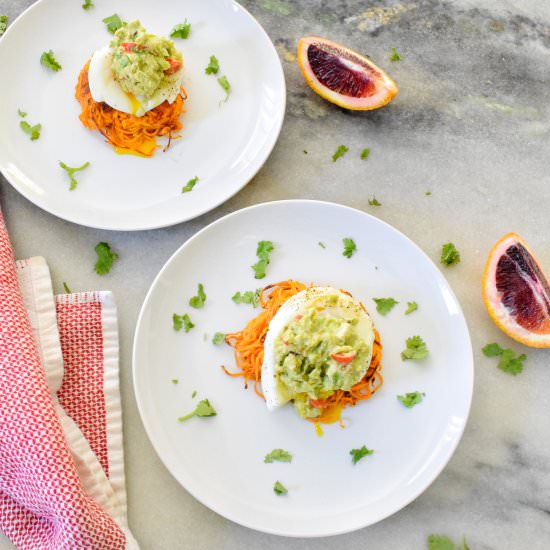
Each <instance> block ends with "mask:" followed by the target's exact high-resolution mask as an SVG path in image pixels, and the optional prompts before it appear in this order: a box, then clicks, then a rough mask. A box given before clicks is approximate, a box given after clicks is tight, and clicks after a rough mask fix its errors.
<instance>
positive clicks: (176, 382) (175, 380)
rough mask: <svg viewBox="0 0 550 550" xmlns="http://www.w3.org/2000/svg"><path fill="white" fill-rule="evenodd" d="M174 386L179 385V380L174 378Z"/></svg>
mask: <svg viewBox="0 0 550 550" xmlns="http://www.w3.org/2000/svg"><path fill="white" fill-rule="evenodd" d="M172 384H174V386H176V385H177V384H179V380H178V379H177V378H172Z"/></svg>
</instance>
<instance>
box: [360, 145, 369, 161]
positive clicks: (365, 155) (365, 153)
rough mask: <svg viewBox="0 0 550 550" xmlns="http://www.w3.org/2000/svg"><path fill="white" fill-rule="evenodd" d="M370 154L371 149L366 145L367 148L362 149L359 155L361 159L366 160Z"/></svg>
mask: <svg viewBox="0 0 550 550" xmlns="http://www.w3.org/2000/svg"><path fill="white" fill-rule="evenodd" d="M369 155H370V149H369V148H367V147H366V148H365V149H363V150H362V151H361V154H360V155H359V158H360V159H361V160H365V159H367V158H368V157H369Z"/></svg>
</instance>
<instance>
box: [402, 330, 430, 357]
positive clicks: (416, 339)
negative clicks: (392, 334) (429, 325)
mask: <svg viewBox="0 0 550 550" xmlns="http://www.w3.org/2000/svg"><path fill="white" fill-rule="evenodd" d="M405 345H406V348H405V349H404V350H403V351H402V352H401V359H403V361H406V360H407V359H414V360H416V361H419V360H421V359H426V357H428V354H429V351H428V346H427V345H426V342H424V340H422V338H421V337H420V336H412V337H411V338H407V341H406V342H405Z"/></svg>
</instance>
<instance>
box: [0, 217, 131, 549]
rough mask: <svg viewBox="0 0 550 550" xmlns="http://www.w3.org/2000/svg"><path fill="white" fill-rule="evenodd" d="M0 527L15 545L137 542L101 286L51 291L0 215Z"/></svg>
mask: <svg viewBox="0 0 550 550" xmlns="http://www.w3.org/2000/svg"><path fill="white" fill-rule="evenodd" d="M0 529H1V530H2V531H3V532H4V534H5V535H6V536H7V537H8V538H10V539H11V540H12V541H13V543H14V544H15V546H16V547H17V548H20V549H22V550H31V549H32V550H49V549H52V550H53V549H56V550H58V549H67V550H69V549H71V550H73V549H77V548H78V549H80V548H86V549H93V550H103V549H105V550H115V549H137V548H138V545H137V543H136V542H135V540H134V538H133V537H132V535H131V533H130V531H129V530H128V526H127V519H126V490H125V484H124V462H123V447H122V417H121V407H120V394H119V386H118V333H117V314H116V306H115V303H114V300H113V296H112V294H111V293H110V292H85V293H79V294H65V295H60V296H54V294H53V290H52V284H51V278H50V273H49V269H48V266H47V264H46V262H45V260H44V259H43V258H31V259H30V260H24V261H19V262H15V259H14V255H13V251H12V249H11V246H10V242H9V238H8V234H7V232H6V228H5V225H4V220H3V217H2V214H1V212H0Z"/></svg>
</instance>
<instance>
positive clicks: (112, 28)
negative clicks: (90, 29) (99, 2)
mask: <svg viewBox="0 0 550 550" xmlns="http://www.w3.org/2000/svg"><path fill="white" fill-rule="evenodd" d="M103 23H105V25H106V26H107V30H108V31H109V32H110V33H111V34H115V32H116V31H118V29H120V27H122V24H123V23H122V19H120V17H119V16H118V14H117V13H114V14H113V15H110V16H109V17H106V18H105V19H103Z"/></svg>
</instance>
